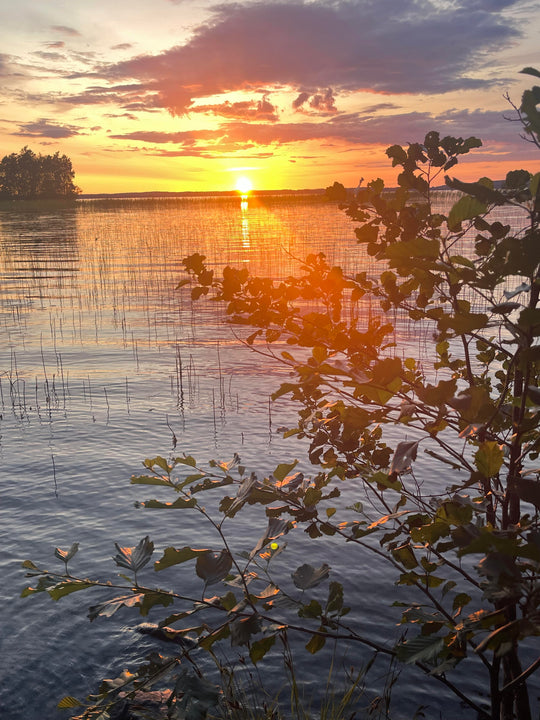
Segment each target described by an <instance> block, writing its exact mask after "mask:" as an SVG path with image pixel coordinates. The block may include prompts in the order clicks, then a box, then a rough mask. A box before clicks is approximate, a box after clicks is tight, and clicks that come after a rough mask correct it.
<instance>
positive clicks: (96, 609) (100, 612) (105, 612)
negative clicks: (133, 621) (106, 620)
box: [88, 593, 142, 622]
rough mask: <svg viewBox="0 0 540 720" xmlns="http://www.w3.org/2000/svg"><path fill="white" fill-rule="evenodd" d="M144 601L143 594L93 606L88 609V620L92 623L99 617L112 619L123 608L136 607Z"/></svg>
mask: <svg viewBox="0 0 540 720" xmlns="http://www.w3.org/2000/svg"><path fill="white" fill-rule="evenodd" d="M141 599H142V593H136V594H131V595H123V596H120V597H115V598H112V599H111V600H106V601H105V602H102V603H99V604H98V605H91V606H90V607H89V608H88V619H89V620H90V622H92V621H93V620H95V619H96V618H97V617H100V616H103V617H112V616H113V615H114V613H115V612H116V611H117V610H120V608H121V607H136V606H137V605H138V604H139V602H140V601H141Z"/></svg>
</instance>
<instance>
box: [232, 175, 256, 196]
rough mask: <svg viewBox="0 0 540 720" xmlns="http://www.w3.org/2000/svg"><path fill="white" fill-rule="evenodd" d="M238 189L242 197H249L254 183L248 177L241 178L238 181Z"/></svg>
mask: <svg viewBox="0 0 540 720" xmlns="http://www.w3.org/2000/svg"><path fill="white" fill-rule="evenodd" d="M236 189H237V190H238V192H239V193H241V194H242V195H247V194H248V193H249V192H251V190H252V189H253V183H252V182H251V180H250V179H249V178H247V177H244V176H242V177H239V178H238V180H237V181H236Z"/></svg>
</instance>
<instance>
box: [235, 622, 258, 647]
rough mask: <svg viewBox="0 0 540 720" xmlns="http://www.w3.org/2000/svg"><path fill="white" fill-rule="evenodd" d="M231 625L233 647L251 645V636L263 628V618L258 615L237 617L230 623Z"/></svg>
mask: <svg viewBox="0 0 540 720" xmlns="http://www.w3.org/2000/svg"><path fill="white" fill-rule="evenodd" d="M229 627H230V631H231V645H232V646H233V647H236V646H240V645H249V642H250V640H251V636H252V635H255V634H256V633H258V632H259V631H260V629H261V619H260V617H259V616H258V615H250V616H249V617H244V618H237V619H236V620H233V622H231V623H230V624H229Z"/></svg>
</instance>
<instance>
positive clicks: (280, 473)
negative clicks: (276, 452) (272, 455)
mask: <svg viewBox="0 0 540 720" xmlns="http://www.w3.org/2000/svg"><path fill="white" fill-rule="evenodd" d="M297 465H298V460H293V462H292V463H281V464H280V465H278V466H277V468H276V469H275V470H274V472H273V473H272V475H273V476H274V477H275V479H276V480H277V481H278V482H283V480H285V478H286V477H287V475H288V474H289V473H290V472H291V470H294V468H295V467H296V466H297Z"/></svg>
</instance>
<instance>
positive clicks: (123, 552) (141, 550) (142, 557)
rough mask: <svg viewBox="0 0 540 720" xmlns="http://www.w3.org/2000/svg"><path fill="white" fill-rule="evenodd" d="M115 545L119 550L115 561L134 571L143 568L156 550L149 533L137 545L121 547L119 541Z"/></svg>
mask: <svg viewBox="0 0 540 720" xmlns="http://www.w3.org/2000/svg"><path fill="white" fill-rule="evenodd" d="M114 545H115V547H116V549H117V551H118V552H117V554H116V555H115V556H114V557H113V560H114V561H115V563H116V564H117V565H118V566H119V567H124V568H127V569H128V570H132V571H133V572H138V571H139V570H140V569H141V568H143V567H144V566H145V565H146V564H147V562H148V561H149V560H150V558H151V557H152V553H153V552H154V543H153V542H152V541H151V540H150V537H149V536H148V535H147V536H146V537H145V538H143V539H142V540H141V541H140V543H139V544H138V545H137V546H136V547H120V545H118V543H115V544H114Z"/></svg>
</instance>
